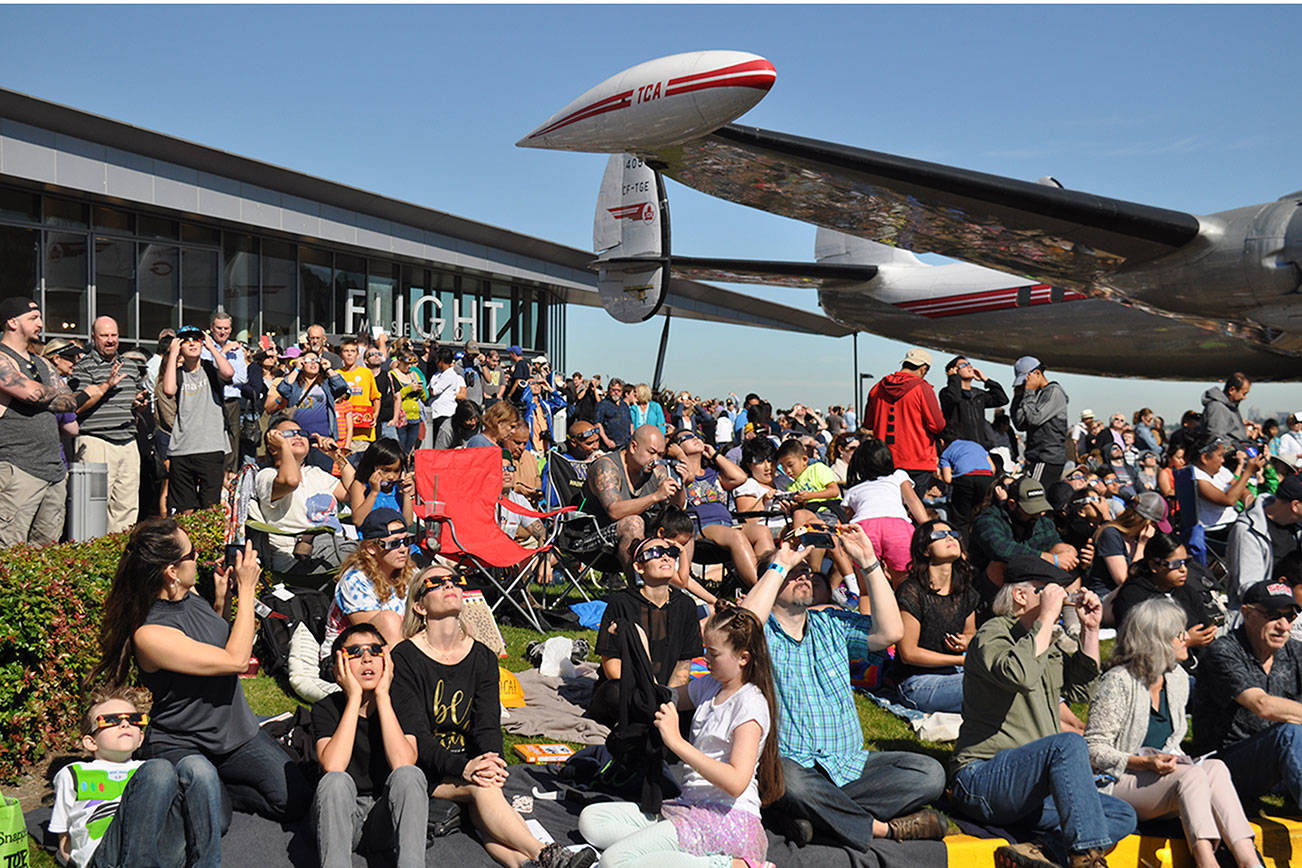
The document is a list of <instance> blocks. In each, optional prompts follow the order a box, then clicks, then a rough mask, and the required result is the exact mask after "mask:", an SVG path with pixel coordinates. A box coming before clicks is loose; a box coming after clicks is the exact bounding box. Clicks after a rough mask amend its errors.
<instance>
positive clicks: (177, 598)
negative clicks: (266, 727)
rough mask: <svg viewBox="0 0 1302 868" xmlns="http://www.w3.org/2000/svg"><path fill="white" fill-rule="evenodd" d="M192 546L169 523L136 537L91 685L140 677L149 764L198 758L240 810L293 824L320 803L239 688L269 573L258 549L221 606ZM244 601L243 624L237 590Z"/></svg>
mask: <svg viewBox="0 0 1302 868" xmlns="http://www.w3.org/2000/svg"><path fill="white" fill-rule="evenodd" d="M196 554H197V553H196V551H195V548H194V543H193V541H191V539H190V537H189V536H188V535H187V534H186V532H185V531H184V530H182V529H181V528H180V527H179V526H178V525H177V523H176V522H175V521H173V520H172V519H170V518H151V519H146V520H145V521H143V522H141V523H140V524H138V525H136V527H135V529H134V530H133V531H132V532H131V539H130V541H128V543H127V546H126V550H125V551H123V553H122V557H121V559H120V560H119V561H118V568H117V572H116V573H115V574H114V576H113V584H112V585H111V586H110V587H109V592H108V596H107V597H106V598H105V601H104V616H103V620H102V622H101V626H100V650H101V653H102V657H101V659H100V662H99V665H97V666H96V667H95V669H94V671H93V672H92V673H91V676H90V679H89V680H90V681H92V682H93V681H96V680H99V679H101V678H103V679H104V680H106V681H107V682H108V683H109V684H110V685H121V684H125V683H127V681H128V679H129V678H130V676H131V671H132V668H133V665H134V668H135V669H136V670H138V673H139V679H140V683H141V684H143V685H144V686H145V687H147V688H148V689H149V690H150V692H152V693H153V697H154V703H153V706H152V707H151V708H150V711H149V716H150V726H149V729H148V730H147V731H146V733H145V741H144V744H143V745H142V746H141V748H140V751H139V755H140V756H141V758H145V759H153V758H161V759H166V760H169V761H170V762H172V763H173V764H175V763H177V762H178V761H180V760H182V759H184V758H185V757H188V756H194V755H196V754H198V755H201V756H203V757H205V758H207V759H208V760H209V761H210V762H211V763H212V764H213V765H214V766H215V767H216V769H217V773H218V775H219V776H220V777H221V780H222V783H224V784H225V785H226V790H227V792H229V794H230V798H231V802H232V806H233V807H235V808H237V809H239V810H243V811H250V812H253V813H258V814H261V815H263V816H265V817H269V818H271V819H274V820H286V819H293V818H294V817H296V816H298V815H299V814H301V813H302V812H303V811H304V810H305V809H306V808H307V805H308V803H309V801H310V800H311V792H310V790H309V789H308V788H307V786H306V784H305V783H304V780H303V776H302V774H301V773H300V772H299V770H298V767H297V766H296V765H294V763H293V762H292V761H291V760H290V758H289V755H288V754H286V753H285V751H284V750H283V749H281V747H280V746H279V745H277V744H276V742H275V741H274V740H272V738H271V737H270V736H269V735H267V734H266V733H265V732H263V731H262V730H261V729H259V728H258V723H257V720H256V719H255V718H254V717H253V712H252V711H251V710H250V709H249V704H248V702H247V701H246V700H245V698H244V691H243V690H242V689H241V688H240V684H239V676H240V675H241V674H242V673H243V672H245V671H246V670H247V669H248V666H249V656H250V654H251V653H252V651H253V635H254V629H255V628H254V621H253V615H254V613H253V600H254V599H255V596H256V591H257V583H258V578H259V576H260V575H261V565H260V564H259V563H258V556H257V555H256V554H255V553H254V551H253V546H252V544H249V545H247V546H245V548H244V551H243V552H239V553H237V554H236V557H235V566H234V567H228V568H226V569H225V570H219V571H218V572H217V573H216V575H215V576H214V579H215V583H216V591H217V598H216V602H215V603H214V604H211V605H210V604H209V603H208V601H207V600H205V599H203V598H202V597H201V596H199V594H198V592H197V591H196V590H195V582H196V579H197V575H198V571H197V567H196V560H197V558H196ZM232 582H234V583H235V584H236V589H237V591H238V594H239V598H240V605H239V606H238V608H237V614H236V616H235V620H234V623H232V624H228V623H227V621H226V618H225V617H223V614H220V613H223V612H225V611H227V610H229V608H230V606H229V603H230V590H231V588H230V584H231V583H232Z"/></svg>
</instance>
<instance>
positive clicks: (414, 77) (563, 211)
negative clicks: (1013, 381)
mask: <svg viewBox="0 0 1302 868" xmlns="http://www.w3.org/2000/svg"><path fill="white" fill-rule="evenodd" d="M1300 22H1302V10H1299V9H1298V8H1297V7H1290V6H1269V7H1251V6H1233V7H1228V6H1226V7H1218V6H1195V7H1180V6H1145V7H1127V6H1088V7H1080V6H1001V7H985V6H959V7H950V6H921V7H912V6H825V7H822V6H745V5H729V6H528V7H515V6H486V7H461V6H397V7H375V6H367V7H351V6H328V7H313V6H288V7H285V6H279V7H269V8H263V7H245V6H218V7H193V6H184V7H167V6H149V7H124V6H94V7H75V6H49V7H23V6H2V7H0V49H3V50H0V84H3V86H5V87H9V88H12V89H15V90H19V91H23V92H26V93H31V94H34V95H36V96H39V97H42V98H45V99H49V100H53V101H56V102H61V103H66V104H69V105H72V106H76V107H78V108H81V109H85V110H88V111H92V112H95V113H98V114H102V115H106V116H109V117H113V118H117V119H121V120H124V121H127V122H130V123H133V124H137V125H139V126H143V127H147V128H150V129H155V130H160V131H163V132H166V133H169V134H173V135H178V136H181V137H184V138H187V139H192V140H194V141H198V142H201V143H204V144H206V145H210V146H213V147H218V148H224V149H227V150H230V151H234V152H236V153H240V154H244V155H247V156H250V157H254V158H256V159H260V160H265V161H268V162H272V163H277V164H281V165H285V166H288V167H290V168H294V169H297V170H300V171H304V172H308V173H310V174H314V175H319V176H322V177H326V178H330V179H332V180H337V181H340V182H343V183H346V184H350V185H353V186H356V187H361V188H363V189H367V190H373V191H375V192H379V193H383V194H386V195H390V196H395V197H398V198H401V199H405V200H409V201H412V202H416V203H418V204H422V205H426V206H430V207H434V208H438V209H441V210H445V211H449V212H452V213H454V214H459V215H462V216H466V217H471V218H474V219H477V220H483V221H486V222H489V223H494V224H497V225H501V226H504V227H507V228H510V229H513V230H516V231H520V232H525V233H528V234H531V235H537V236H540V237H543V238H548V239H551V240H554V241H558V242H561V243H565V244H570V245H573V246H576V247H582V248H587V247H589V246H590V244H591V225H592V208H593V204H594V201H595V197H596V190H597V187H598V185H599V182H600V178H601V172H602V169H603V167H604V159H605V158H604V157H602V156H598V155H582V154H567V153H549V152H540V151H532V150H523V149H518V148H515V147H514V142H515V141H516V140H517V139H518V138H520V136H521V135H523V134H524V133H526V132H528V131H529V130H531V129H533V128H534V127H535V126H536V125H537V124H538V123H539V122H541V121H542V120H543V119H545V118H546V117H547V116H548V115H550V114H551V113H552V112H553V111H555V110H556V109H558V108H560V107H561V106H562V105H564V104H565V103H567V102H568V101H569V100H570V99H572V98H573V97H575V96H577V95H578V94H579V93H581V92H582V91H584V90H586V89H587V88H588V87H590V86H592V85H594V84H596V83H597V82H599V81H601V80H602V79H604V78H606V77H607V76H609V75H612V74H614V73H615V72H617V71H619V70H621V69H623V68H625V67H628V66H632V65H633V64H635V63H639V62H641V61H643V60H648V59H651V58H654V57H659V56H662V55H666V54H672V53H675V52H679V51H690V50H697V49H705V48H735V49H742V50H747V51H753V52H756V53H758V54H761V55H763V56H765V57H767V58H769V59H770V60H771V61H773V63H774V65H775V66H776V67H777V70H778V81H777V84H776V85H775V87H774V88H773V90H772V92H771V93H770V94H769V95H768V96H767V97H766V98H765V99H764V100H763V101H762V102H761V103H760V104H759V105H758V106H756V108H754V109H753V110H752V111H751V112H749V113H748V114H747V115H746V116H745V117H744V119H743V122H745V123H750V124H755V125H757V126H762V127H767V128H770V129H777V130H783V131H790V132H795V133H799V134H802V135H807V136H814V137H819V138H825V139H829V140H832V141H838V142H844V143H847V144H853V145H857V146H861V147H867V148H871V149H874V150H880V151H886V152H888V153H898V154H904V155H909V156H914V157H919V158H922V159H927V160H933V161H937V162H941V163H947V164H950V165H956V166H963V167H966V168H972V169H978V170H982V171H986V172H992V173H996V174H1001V175H1007V176H1011V177H1017V178H1024V179H1034V178H1037V177H1039V176H1041V175H1045V174H1052V175H1054V176H1055V177H1057V178H1059V179H1060V180H1061V181H1062V182H1063V183H1064V184H1065V185H1066V186H1068V187H1071V188H1073V189H1078V190H1086V191H1089V192H1094V193H1099V194H1103V195H1108V196H1115V197H1118V198H1123V199H1129V200H1132V201H1137V202H1145V203H1150V204H1154V205H1161V206H1165V207H1170V208H1175V209H1180V210H1186V211H1190V212H1193V213H1206V212H1211V211H1218V210H1224V209H1227V208H1231V207H1236V206H1240V205H1248V204H1252V203H1257V202H1267V201H1271V200H1273V199H1276V198H1278V197H1279V196H1281V195H1283V194H1285V193H1289V192H1292V191H1294V190H1296V189H1298V188H1300V187H1302V173H1300V172H1299V171H1298V170H1297V168H1296V167H1297V143H1298V141H1299V140H1302V135H1299V134H1300V133H1302V129H1300V127H1302V117H1299V115H1298V113H1297V111H1296V106H1295V104H1294V103H1295V100H1294V99H1293V82H1294V79H1295V67H1296V59H1295V54H1294V47H1293V45H1292V42H1291V41H1290V40H1289V39H1288V37H1287V34H1290V33H1294V32H1296V31H1297V29H1298V24H1299V23H1300ZM670 202H671V208H672V213H673V220H674V238H675V242H674V243H675V250H676V251H677V252H679V253H683V254H693V255H702V256H704V255H716V256H738V257H765V258H778V259H809V258H811V257H812V248H813V239H814V231H813V229H812V227H809V226H806V225H804V224H800V223H796V222H793V221H790V220H786V219H783V218H779V217H775V216H772V215H768V214H764V213H761V212H756V211H751V210H748V209H745V208H742V207H739V206H736V205H732V204H729V203H725V202H720V201H718V200H714V199H711V198H709V197H707V196H704V195H702V194H699V193H697V192H695V191H693V190H690V189H687V188H684V187H682V186H679V185H676V184H672V183H671V189H670ZM745 291H747V292H752V293H754V294H760V295H764V296H765V297H769V298H773V299H775V300H781V301H785V302H787V303H789V304H793V305H797V306H812V305H814V304H815V300H814V298H813V297H812V296H811V295H810V294H807V293H800V292H786V291H779V290H767V291H766V290H755V289H754V288H747V289H746V290H745ZM659 332H660V322H659V321H658V320H657V321H654V322H652V323H646V324H641V325H637V326H626V325H620V324H617V323H615V322H614V321H613V320H610V319H609V318H607V317H606V316H605V315H604V314H603V313H601V312H600V311H596V310H588V309H582V308H575V309H572V310H571V311H570V316H569V333H570V338H569V346H568V359H569V366H570V367H571V368H577V369H581V370H583V371H584V372H585V373H589V372H592V371H602V372H605V373H607V374H610V373H616V374H620V375H623V376H626V377H631V378H633V379H635V380H638V379H645V380H649V379H650V378H651V374H652V369H653V366H654V361H655V349H656V344H657V341H658V338H659ZM903 350H904V347H903V346H902V345H900V344H898V343H895V342H892V341H889V340H886V339H882V338H876V337H871V336H864V337H861V338H860V368H861V370H863V371H866V372H871V373H874V374H877V375H879V376H880V375H882V374H885V373H889V372H890V371H892V370H894V369H895V367H896V365H897V363H898V361H899V359H900V357H901V355H902V353H903ZM984 367H985V368H986V370H987V373H989V374H990V375H991V376H992V377H994V378H996V379H999V380H1001V381H1002V382H1004V383H1005V384H1007V383H1008V381H1009V379H1010V374H1009V370H1008V367H1007V366H1005V365H994V364H990V365H985V366H984ZM852 377H853V371H852V365H851V345H850V339H848V338H846V339H840V340H834V339H831V338H815V337H807V336H799V335H783V334H780V333H775V332H769V331H763V330H757V329H749V328H742V327H720V326H716V325H711V324H700V323H691V322H687V321H677V322H675V323H674V325H673V328H672V334H671V339H670V356H669V360H668V363H667V365H666V374H665V379H666V382H667V383H669V384H673V385H679V386H686V387H690V388H692V389H694V390H695V391H698V392H701V393H704V394H722V393H723V392H725V391H727V390H728V389H729V388H732V389H735V390H737V391H738V392H742V393H745V392H746V391H751V390H754V391H758V392H760V393H763V394H765V395H766V396H769V397H770V398H771V399H772V400H773V401H774V403H775V404H778V405H782V404H787V403H790V402H792V401H794V400H804V401H807V402H809V403H813V404H820V405H826V404H828V403H831V402H843V401H847V400H848V399H849V398H850V397H851V395H852V388H853V386H852V383H853V379H852ZM933 380H939V375H937V376H936V377H933ZM1061 380H1062V382H1063V384H1064V386H1065V387H1066V389H1067V391H1068V393H1069V394H1070V395H1071V398H1072V408H1073V415H1074V414H1075V413H1076V412H1078V411H1079V410H1080V409H1082V408H1084V407H1087V406H1088V407H1091V408H1093V409H1094V410H1095V411H1096V412H1098V413H1100V414H1102V413H1106V412H1108V411H1111V410H1114V409H1115V410H1126V411H1127V412H1129V411H1131V410H1133V409H1135V408H1137V407H1139V406H1141V405H1150V406H1153V407H1154V408H1155V409H1156V410H1157V411H1158V412H1159V413H1161V414H1163V415H1165V416H1166V417H1167V419H1168V420H1171V419H1173V418H1174V417H1178V415H1179V412H1180V411H1181V410H1183V409H1185V408H1187V407H1194V406H1197V404H1198V396H1199V395H1200V394H1201V393H1202V391H1203V389H1204V388H1205V387H1206V386H1207V385H1209V384H1206V383H1179V384H1172V383H1152V382H1140V381H1118V380H1108V379H1103V378H1093V377H1081V376H1074V375H1064V376H1063V377H1061ZM1300 393H1302V389H1299V388H1298V387H1296V386H1266V385H1259V386H1256V387H1255V388H1254V390H1253V393H1252V395H1250V397H1249V399H1248V402H1247V403H1248V405H1250V406H1257V407H1260V409H1261V410H1262V411H1275V410H1280V409H1285V408H1291V407H1293V406H1294V405H1302V394H1300ZM1299 409H1302V406H1299Z"/></svg>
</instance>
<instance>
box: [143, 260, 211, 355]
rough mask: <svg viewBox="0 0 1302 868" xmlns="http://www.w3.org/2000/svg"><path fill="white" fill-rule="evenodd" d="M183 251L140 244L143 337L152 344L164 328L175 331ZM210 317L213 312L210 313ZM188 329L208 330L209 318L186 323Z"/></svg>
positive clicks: (178, 323)
mask: <svg viewBox="0 0 1302 868" xmlns="http://www.w3.org/2000/svg"><path fill="white" fill-rule="evenodd" d="M179 259H180V251H178V250H177V249H176V248H175V247H169V246H167V245H165V244H141V245H140V268H139V270H138V272H137V273H138V274H139V275H140V280H139V284H138V285H139V292H140V297H139V306H140V307H139V316H140V334H141V335H142V336H143V337H144V338H145V339H146V340H153V339H154V338H156V337H158V333H159V332H160V331H162V330H163V329H165V328H176V327H177V326H178V325H180V324H181V323H180V322H178V320H177V317H178V315H179V305H178V302H179V301H180V298H181V293H180V276H181V271H180V267H179V266H180V262H179ZM209 312H210V313H211V311H209ZM186 322H187V323H188V324H189V325H197V326H199V327H201V328H207V326H208V321H207V318H204V319H198V320H196V319H187V320H186Z"/></svg>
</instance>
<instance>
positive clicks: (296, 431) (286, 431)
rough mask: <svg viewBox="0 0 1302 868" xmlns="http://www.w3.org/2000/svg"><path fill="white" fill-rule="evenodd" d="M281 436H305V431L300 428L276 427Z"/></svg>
mask: <svg viewBox="0 0 1302 868" xmlns="http://www.w3.org/2000/svg"><path fill="white" fill-rule="evenodd" d="M276 430H277V431H279V432H280V436H281V437H303V438H306V437H307V432H306V431H304V430H303V429H302V428H277V429H276Z"/></svg>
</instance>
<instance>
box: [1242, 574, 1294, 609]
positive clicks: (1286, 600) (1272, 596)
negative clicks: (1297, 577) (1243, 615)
mask: <svg viewBox="0 0 1302 868" xmlns="http://www.w3.org/2000/svg"><path fill="white" fill-rule="evenodd" d="M1243 605H1245V606H1261V607H1262V608H1263V609H1288V610H1290V611H1291V612H1292V613H1293V614H1294V615H1297V613H1298V611H1299V607H1298V604H1297V600H1295V599H1293V589H1292V588H1290V587H1289V586H1288V585H1286V584H1284V583H1283V582H1279V581H1275V580H1274V579H1267V580H1266V581H1264V582H1257V583H1256V584H1255V585H1251V586H1249V587H1248V589H1247V590H1246V591H1244V592H1243Z"/></svg>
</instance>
